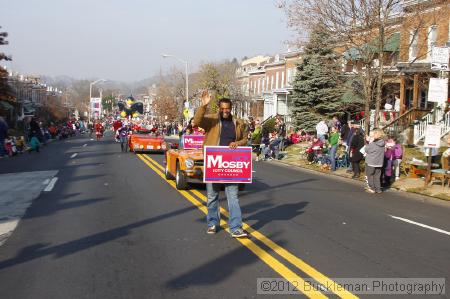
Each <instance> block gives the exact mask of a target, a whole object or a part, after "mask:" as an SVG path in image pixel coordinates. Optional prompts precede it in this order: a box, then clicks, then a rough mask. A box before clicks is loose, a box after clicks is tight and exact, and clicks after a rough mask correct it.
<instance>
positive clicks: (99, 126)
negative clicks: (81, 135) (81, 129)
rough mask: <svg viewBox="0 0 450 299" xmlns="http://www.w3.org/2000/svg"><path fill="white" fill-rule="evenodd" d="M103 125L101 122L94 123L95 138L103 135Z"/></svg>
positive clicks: (98, 138)
mask: <svg viewBox="0 0 450 299" xmlns="http://www.w3.org/2000/svg"><path fill="white" fill-rule="evenodd" d="M103 130H104V128H103V125H102V123H101V122H98V123H96V124H95V136H96V137H97V140H100V138H102V136H103Z"/></svg>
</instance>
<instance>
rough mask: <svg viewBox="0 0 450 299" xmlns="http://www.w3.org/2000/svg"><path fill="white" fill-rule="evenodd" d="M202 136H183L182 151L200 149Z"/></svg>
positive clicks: (203, 137)
mask: <svg viewBox="0 0 450 299" xmlns="http://www.w3.org/2000/svg"><path fill="white" fill-rule="evenodd" d="M204 140H205V136H204V135H184V136H183V148H184V149H201V148H202V147H203V141H204Z"/></svg>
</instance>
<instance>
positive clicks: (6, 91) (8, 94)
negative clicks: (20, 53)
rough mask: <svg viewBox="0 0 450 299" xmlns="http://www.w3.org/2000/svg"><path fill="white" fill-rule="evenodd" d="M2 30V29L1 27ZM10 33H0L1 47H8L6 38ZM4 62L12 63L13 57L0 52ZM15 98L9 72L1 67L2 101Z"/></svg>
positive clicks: (0, 94) (0, 87) (0, 88)
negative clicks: (9, 83)
mask: <svg viewBox="0 0 450 299" xmlns="http://www.w3.org/2000/svg"><path fill="white" fill-rule="evenodd" d="M0 28H2V27H1V26H0ZM7 36H8V33H6V32H0V46H3V45H7V44H8V41H7V40H6V37H7ZM2 60H5V61H10V60H11V56H7V55H6V54H5V53H3V52H0V62H1V61H2ZM13 96H14V93H13V90H12V88H11V87H10V86H9V85H8V72H7V71H6V70H5V69H4V68H2V67H1V66H0V100H2V99H4V100H7V99H10V98H12V97H13Z"/></svg>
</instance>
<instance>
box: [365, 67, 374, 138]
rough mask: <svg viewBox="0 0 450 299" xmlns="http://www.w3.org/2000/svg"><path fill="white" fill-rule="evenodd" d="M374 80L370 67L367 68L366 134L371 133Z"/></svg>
mask: <svg viewBox="0 0 450 299" xmlns="http://www.w3.org/2000/svg"><path fill="white" fill-rule="evenodd" d="M371 81H372V80H370V67H369V66H366V76H365V77H364V85H365V86H364V90H365V103H364V119H365V124H364V133H365V134H366V135H369V132H370V104H372V82H371Z"/></svg>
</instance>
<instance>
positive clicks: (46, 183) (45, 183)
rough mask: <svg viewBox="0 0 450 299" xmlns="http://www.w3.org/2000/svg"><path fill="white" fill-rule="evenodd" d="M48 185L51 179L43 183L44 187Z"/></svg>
mask: <svg viewBox="0 0 450 299" xmlns="http://www.w3.org/2000/svg"><path fill="white" fill-rule="evenodd" d="M48 183H50V179H46V180H45V181H43V182H42V185H48Z"/></svg>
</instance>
